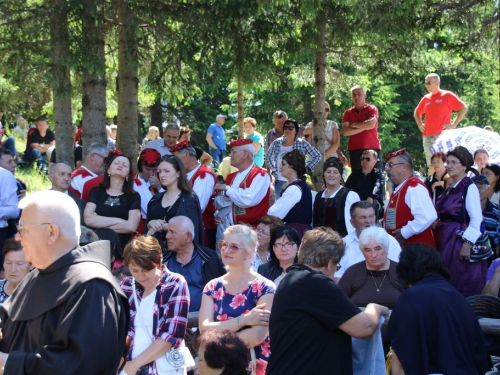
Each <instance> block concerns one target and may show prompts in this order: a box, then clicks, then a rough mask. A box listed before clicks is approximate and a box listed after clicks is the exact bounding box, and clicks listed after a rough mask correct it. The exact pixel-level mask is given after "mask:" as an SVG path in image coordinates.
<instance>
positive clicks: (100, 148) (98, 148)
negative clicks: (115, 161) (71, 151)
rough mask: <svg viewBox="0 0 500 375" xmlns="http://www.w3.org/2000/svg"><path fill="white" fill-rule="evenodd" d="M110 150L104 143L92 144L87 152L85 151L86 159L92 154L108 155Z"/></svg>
mask: <svg viewBox="0 0 500 375" xmlns="http://www.w3.org/2000/svg"><path fill="white" fill-rule="evenodd" d="M108 152H109V149H108V147H107V146H106V145H103V144H102V143H92V144H91V145H90V146H89V148H88V149H87V151H85V157H89V156H90V154H107V153H108Z"/></svg>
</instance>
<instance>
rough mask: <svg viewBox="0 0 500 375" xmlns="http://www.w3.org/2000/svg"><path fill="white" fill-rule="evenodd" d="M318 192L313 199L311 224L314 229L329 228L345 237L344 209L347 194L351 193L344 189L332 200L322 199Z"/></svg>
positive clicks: (321, 192)
mask: <svg viewBox="0 0 500 375" xmlns="http://www.w3.org/2000/svg"><path fill="white" fill-rule="evenodd" d="M324 191H325V190H322V191H320V192H319V193H318V194H316V197H315V198H314V209H313V224H314V226H315V227H319V226H325V227H330V228H332V229H333V230H334V231H336V232H338V233H339V235H340V237H345V236H347V228H346V225H345V217H344V207H345V202H346V200H347V194H349V192H350V191H351V190H350V189H347V188H345V187H340V190H339V191H338V192H337V194H335V196H334V197H333V198H322V197H321V196H322V195H323V192H324Z"/></svg>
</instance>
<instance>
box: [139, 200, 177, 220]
mask: <svg viewBox="0 0 500 375" xmlns="http://www.w3.org/2000/svg"><path fill="white" fill-rule="evenodd" d="M162 197H163V196H162ZM180 204H181V200H180V199H177V200H176V201H175V203H174V204H173V205H172V206H168V207H163V206H162V205H161V199H159V201H158V202H156V204H152V205H151V206H150V207H149V208H148V212H147V220H146V221H147V222H148V223H149V222H150V221H151V220H165V221H166V222H167V223H168V221H169V220H170V219H171V218H173V217H174V216H177V212H178V211H179V205H180Z"/></svg>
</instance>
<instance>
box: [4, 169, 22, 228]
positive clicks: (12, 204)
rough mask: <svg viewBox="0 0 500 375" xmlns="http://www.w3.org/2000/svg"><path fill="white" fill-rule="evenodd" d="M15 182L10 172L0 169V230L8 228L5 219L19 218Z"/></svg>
mask: <svg viewBox="0 0 500 375" xmlns="http://www.w3.org/2000/svg"><path fill="white" fill-rule="evenodd" d="M18 204H19V200H18V198H17V182H16V178H15V177H14V175H13V174H12V172H10V171H8V170H7V169H4V168H2V167H0V228H5V227H7V226H8V223H7V219H17V218H19V213H20V210H19V208H17V205H18Z"/></svg>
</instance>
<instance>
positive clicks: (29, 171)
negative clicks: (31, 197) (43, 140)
mask: <svg viewBox="0 0 500 375" xmlns="http://www.w3.org/2000/svg"><path fill="white" fill-rule="evenodd" d="M15 141H16V150H17V151H20V152H21V153H22V152H24V150H25V148H26V140H25V139H20V138H15ZM15 175H16V177H17V178H19V179H21V180H23V181H26V184H27V185H28V191H27V193H28V194H29V193H31V192H34V191H40V190H48V189H50V188H51V186H52V184H51V183H50V181H49V179H48V178H47V175H45V174H43V173H42V172H40V171H39V170H38V168H37V166H36V163H31V165H30V166H28V167H26V168H22V167H20V166H18V167H17V168H16V173H15Z"/></svg>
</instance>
